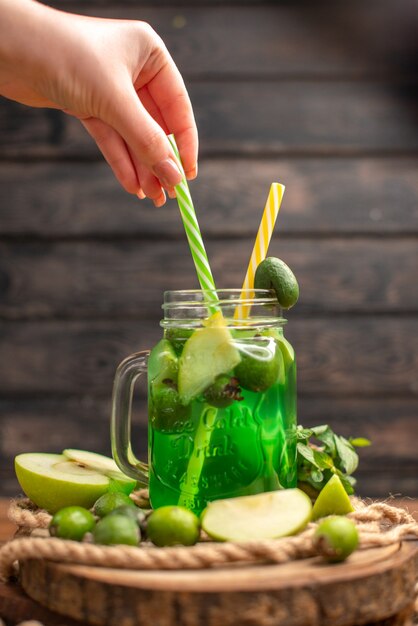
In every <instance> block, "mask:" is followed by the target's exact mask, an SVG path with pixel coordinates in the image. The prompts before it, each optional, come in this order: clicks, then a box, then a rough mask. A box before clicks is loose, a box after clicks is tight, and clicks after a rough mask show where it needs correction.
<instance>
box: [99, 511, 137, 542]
mask: <svg viewBox="0 0 418 626" xmlns="http://www.w3.org/2000/svg"><path fill="white" fill-rule="evenodd" d="M93 539H94V543H100V544H103V545H106V546H110V545H118V544H124V545H127V546H137V545H138V544H139V542H140V540H141V532H140V530H139V526H138V524H137V523H136V522H135V521H134V520H133V519H130V518H129V517H127V516H126V515H108V516H107V517H104V518H103V519H101V520H100V521H99V522H97V524H96V527H95V528H94V530H93Z"/></svg>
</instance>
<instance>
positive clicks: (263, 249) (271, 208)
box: [234, 183, 285, 319]
mask: <svg viewBox="0 0 418 626" xmlns="http://www.w3.org/2000/svg"><path fill="white" fill-rule="evenodd" d="M284 191H285V186H284V185H281V184H280V183H272V184H271V187H270V191H269V195H268V197H267V202H266V205H265V207H264V211H263V216H262V218H261V222H260V226H259V228H258V232H257V237H256V240H255V244H254V248H253V251H252V253H251V257H250V262H249V264H248V269H247V273H246V275H245V278H244V282H243V285H242V290H241V295H240V300H244V299H246V298H248V290H249V289H254V276H255V271H256V269H257V266H258V265H259V264H260V263H261V261H263V260H264V259H265V258H266V256H267V250H268V247H269V244H270V239H271V236H272V234H273V229H274V224H275V223H276V218H277V215H278V213H279V210H280V205H281V203H282V199H283V194H284ZM249 313H250V307H249V306H248V305H246V304H240V305H238V306H237V308H236V309H235V313H234V318H235V319H245V318H247V317H248V315H249Z"/></svg>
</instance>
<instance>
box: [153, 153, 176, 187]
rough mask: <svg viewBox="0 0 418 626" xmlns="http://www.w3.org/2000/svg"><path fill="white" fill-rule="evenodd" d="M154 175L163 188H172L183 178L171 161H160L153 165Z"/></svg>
mask: <svg viewBox="0 0 418 626" xmlns="http://www.w3.org/2000/svg"><path fill="white" fill-rule="evenodd" d="M154 174H155V175H156V177H157V178H158V180H159V181H160V183H161V184H162V185H163V186H164V187H174V186H175V185H178V184H179V183H180V182H181V179H182V178H183V177H182V175H181V173H180V170H179V168H178V167H177V165H176V164H175V163H174V161H172V160H171V159H166V160H165V161H160V162H159V163H157V165H154Z"/></svg>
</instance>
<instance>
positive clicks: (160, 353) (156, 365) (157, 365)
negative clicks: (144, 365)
mask: <svg viewBox="0 0 418 626" xmlns="http://www.w3.org/2000/svg"><path fill="white" fill-rule="evenodd" d="M178 369H179V364H178V359H177V355H176V353H175V351H174V348H173V346H172V345H171V343H170V342H169V340H168V339H161V341H159V342H158V343H157V345H156V346H154V348H153V349H152V350H151V354H150V355H149V358H148V376H149V379H150V380H151V381H152V382H153V383H154V384H156V385H159V384H161V383H162V382H163V381H164V380H170V381H171V382H173V383H177V375H178Z"/></svg>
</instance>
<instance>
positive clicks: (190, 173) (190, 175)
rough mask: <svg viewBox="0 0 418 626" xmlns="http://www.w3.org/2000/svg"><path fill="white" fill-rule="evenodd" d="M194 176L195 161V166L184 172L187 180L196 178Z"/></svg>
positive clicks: (195, 173) (195, 172) (195, 169)
mask: <svg viewBox="0 0 418 626" xmlns="http://www.w3.org/2000/svg"><path fill="white" fill-rule="evenodd" d="M196 176H197V163H196V166H195V167H193V168H192V169H191V170H189V171H188V172H186V178H187V180H194V179H195V178H196Z"/></svg>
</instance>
